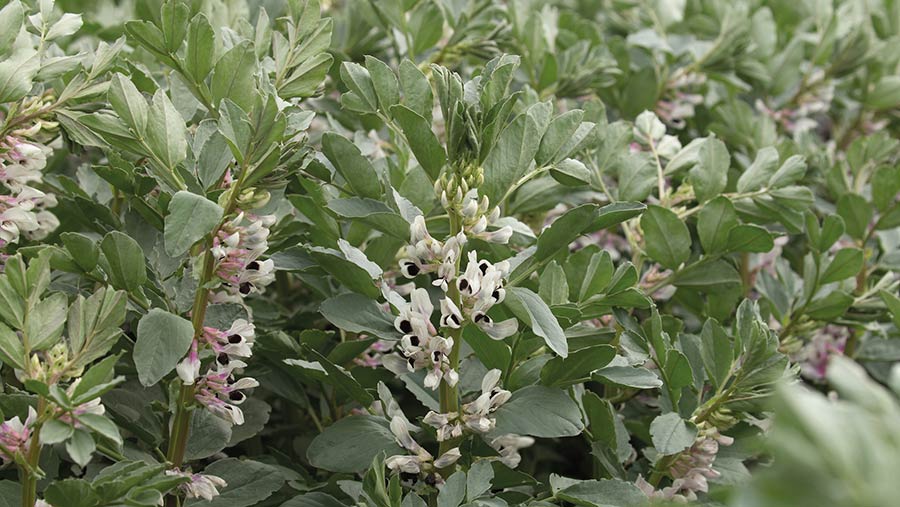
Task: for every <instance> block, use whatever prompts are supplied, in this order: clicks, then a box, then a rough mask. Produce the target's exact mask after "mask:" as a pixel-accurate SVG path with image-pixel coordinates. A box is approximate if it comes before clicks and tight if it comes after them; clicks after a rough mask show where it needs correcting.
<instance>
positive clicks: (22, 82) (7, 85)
mask: <svg viewBox="0 0 900 507" xmlns="http://www.w3.org/2000/svg"><path fill="white" fill-rule="evenodd" d="M38 67H39V61H38V56H37V55H35V54H33V52H30V51H21V52H15V53H13V55H12V56H10V57H9V58H5V59H4V60H3V61H0V103H5V102H15V101H17V100H19V99H21V98H23V97H25V95H27V94H28V92H29V91H30V90H31V86H32V82H31V80H32V78H33V77H34V74H35V73H36V72H37V70H38Z"/></svg>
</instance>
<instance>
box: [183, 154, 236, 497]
mask: <svg viewBox="0 0 900 507" xmlns="http://www.w3.org/2000/svg"><path fill="white" fill-rule="evenodd" d="M247 172H248V169H247V167H242V168H241V173H240V176H239V177H238V180H237V181H236V182H235V184H234V186H233V187H232V188H231V190H230V191H231V195H230V196H229V198H228V204H227V205H226V206H225V212H224V213H223V217H222V221H221V222H219V224H218V225H217V226H216V228H215V229H214V230H213V231H212V233H211V234H210V236H209V238H208V239H207V240H206V242H205V244H204V248H203V250H202V252H203V254H204V256H205V257H204V259H203V268H202V269H203V270H202V271H201V273H200V281H199V283H198V285H197V293H196V295H195V296H194V304H193V306H192V308H191V324H192V325H193V327H194V339H195V340H196V339H198V338H199V337H200V336H201V335H202V334H203V323H204V321H205V320H206V308H207V306H208V304H209V289H208V288H207V287H208V285H209V282H210V281H211V280H212V278H213V276H214V275H215V260H214V259H213V256H212V254H211V253H210V249H211V248H212V244H213V239H214V238H215V237H216V235H217V234H218V233H219V230H220V229H221V228H222V227H223V226H224V225H225V222H226V220H228V216H229V215H230V214H231V213H232V212H233V211H234V209H235V207H236V205H237V198H238V196H239V195H240V193H241V186H242V184H243V182H244V180H245V177H246V175H247ZM193 397H194V386H193V385H186V384H182V385H181V388H180V389H179V392H178V400H177V403H176V405H175V416H174V418H173V419H172V429H171V431H170V433H169V448H168V452H167V453H166V460H167V461H168V462H169V463H170V464H171V466H172V467H173V468H181V467H182V465H183V464H184V453H185V449H186V448H187V441H188V437H189V436H190V435H189V434H190V424H191V409H192V405H193V401H192V400H193ZM177 505H178V497H177V496H175V495H170V496H168V497H167V498H166V507H177Z"/></svg>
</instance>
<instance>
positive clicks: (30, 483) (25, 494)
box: [21, 396, 47, 507]
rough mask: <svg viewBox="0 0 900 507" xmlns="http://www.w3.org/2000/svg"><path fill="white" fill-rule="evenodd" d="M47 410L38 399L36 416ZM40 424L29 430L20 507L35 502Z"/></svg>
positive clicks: (40, 399)
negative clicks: (26, 463)
mask: <svg viewBox="0 0 900 507" xmlns="http://www.w3.org/2000/svg"><path fill="white" fill-rule="evenodd" d="M46 409H47V401H46V400H45V399H44V397H43V396H39V397H38V409H37V413H38V415H42V414H43V413H44V410H46ZM40 435H41V424H40V423H39V422H38V423H36V424H35V425H34V426H33V427H32V428H31V442H30V443H29V444H28V453H27V454H26V455H25V460H26V461H27V462H28V466H27V467H22V468H21V473H22V507H34V504H35V502H36V501H37V482H38V473H37V470H38V467H39V465H40V461H41V437H40Z"/></svg>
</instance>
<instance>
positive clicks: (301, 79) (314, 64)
mask: <svg viewBox="0 0 900 507" xmlns="http://www.w3.org/2000/svg"><path fill="white" fill-rule="evenodd" d="M333 63H334V57H332V56H331V55H330V54H328V53H319V54H317V55H315V56H313V57H312V58H310V59H308V60H306V61H304V62H303V63H301V64H300V65H298V66H297V67H296V68H294V70H293V71H292V72H291V75H290V77H288V78H287V80H285V82H284V84H282V85H281V87H280V88H279V89H278V94H279V95H280V96H281V98H283V99H290V98H295V97H303V98H305V97H312V96H313V95H315V94H316V92H317V91H318V90H319V85H320V84H322V81H324V80H325V76H327V75H328V70H329V69H331V66H332V64H333Z"/></svg>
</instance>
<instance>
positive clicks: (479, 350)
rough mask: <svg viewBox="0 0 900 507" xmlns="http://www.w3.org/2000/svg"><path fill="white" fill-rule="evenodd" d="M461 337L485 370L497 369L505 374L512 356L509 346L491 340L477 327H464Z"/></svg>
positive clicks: (499, 341)
mask: <svg viewBox="0 0 900 507" xmlns="http://www.w3.org/2000/svg"><path fill="white" fill-rule="evenodd" d="M462 335H463V339H464V340H465V341H466V343H467V344H468V345H469V346H470V347H472V351H473V352H475V356H476V357H477V358H478V360H479V361H481V364H483V365H484V367H485V368H488V369H493V368H497V369H498V370H501V371H503V372H506V370H507V368H509V359H510V356H511V355H512V351H511V350H510V348H509V345H507V344H506V343H505V342H504V341H502V340H492V339H491V338H490V337H489V336H488V335H487V334H485V333H484V331H482V330H481V329H479V328H478V327H477V326H466V327H464V328H463V333H462Z"/></svg>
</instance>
